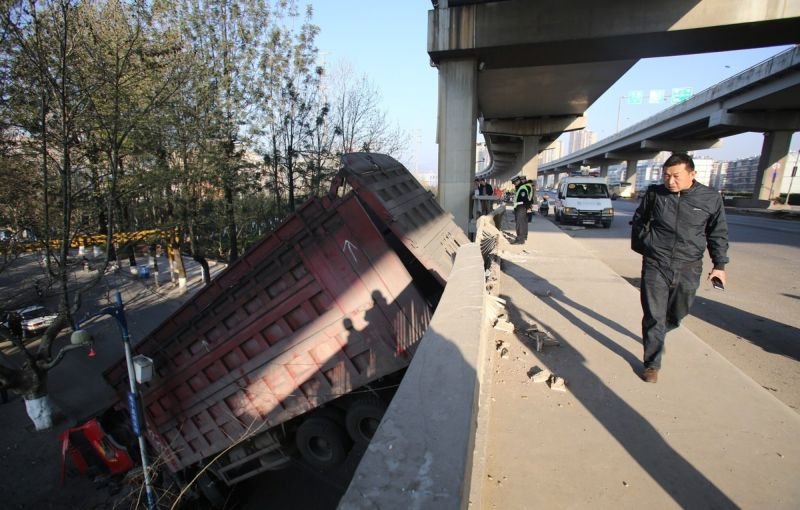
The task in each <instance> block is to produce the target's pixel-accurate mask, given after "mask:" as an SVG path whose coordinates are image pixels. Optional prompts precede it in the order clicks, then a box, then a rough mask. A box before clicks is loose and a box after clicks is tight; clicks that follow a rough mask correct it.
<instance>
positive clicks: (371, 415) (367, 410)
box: [345, 398, 386, 445]
mask: <svg viewBox="0 0 800 510" xmlns="http://www.w3.org/2000/svg"><path fill="white" fill-rule="evenodd" d="M385 412H386V404H385V403H384V402H383V401H381V400H379V399H377V398H365V399H361V400H357V401H355V402H353V403H352V404H351V405H350V407H349V408H348V409H347V416H346V418H345V419H346V421H347V433H348V434H350V437H351V438H352V439H353V441H354V442H355V443H356V444H359V445H366V444H367V443H369V442H370V440H371V439H372V436H374V435H375V431H376V430H378V425H380V423H381V418H383V414H384V413H385Z"/></svg>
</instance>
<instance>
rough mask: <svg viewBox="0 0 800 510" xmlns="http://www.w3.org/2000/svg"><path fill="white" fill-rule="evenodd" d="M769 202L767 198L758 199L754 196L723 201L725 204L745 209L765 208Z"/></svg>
mask: <svg viewBox="0 0 800 510" xmlns="http://www.w3.org/2000/svg"><path fill="white" fill-rule="evenodd" d="M769 204H770V201H769V200H758V199H755V198H731V199H728V200H726V201H725V205H726V206H731V207H739V208H747V209H767V208H768V207H769Z"/></svg>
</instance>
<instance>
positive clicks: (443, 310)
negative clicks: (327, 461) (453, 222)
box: [339, 243, 485, 510]
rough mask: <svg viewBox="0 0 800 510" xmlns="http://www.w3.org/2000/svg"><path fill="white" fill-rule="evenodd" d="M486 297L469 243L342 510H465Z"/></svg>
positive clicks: (480, 265)
mask: <svg viewBox="0 0 800 510" xmlns="http://www.w3.org/2000/svg"><path fill="white" fill-rule="evenodd" d="M483 300H484V276H483V259H482V257H481V253H480V250H479V248H478V246H477V245H476V244H474V243H473V244H468V245H464V246H462V247H461V248H459V250H458V252H457V254H456V260H455V265H454V266H453V271H452V272H451V274H450V278H449V281H448V284H447V286H446V287H445V291H444V294H443V296H442V299H441V301H440V302H439V306H438V307H437V309H436V312H435V313H434V315H433V318H432V320H431V323H430V326H429V328H428V331H427V332H426V333H425V335H424V336H423V337H422V340H421V342H420V345H419V348H418V349H417V352H416V354H415V355H414V359H413V361H412V362H411V365H410V366H409V368H408V371H407V372H406V375H405V378H404V379H403V383H402V384H401V386H400V388H399V389H398V391H397V394H396V395H395V397H394V399H393V400H392V403H391V405H390V406H389V409H388V410H387V411H386V414H385V415H384V417H383V420H382V421H381V425H380V427H379V429H378V431H377V433H376V434H375V436H374V437H373V438H372V441H371V442H370V445H369V448H368V449H367V451H366V453H365V454H364V457H363V458H362V460H361V463H360V464H359V466H358V469H357V470H356V473H355V475H354V476H353V481H352V482H351V484H350V487H349V488H348V489H347V493H346V494H345V495H344V496H343V497H342V500H341V501H340V502H339V508H340V509H378V508H380V509H381V510H387V509H398V510H407V509H412V508H419V509H427V508H437V509H451V508H452V509H456V508H466V506H467V494H468V493H469V480H470V474H471V469H472V457H473V449H474V441H475V427H476V417H477V414H478V392H479V387H480V375H481V373H482V363H483V359H484V358H485V355H484V349H485V346H484V345H483V344H484V343H485V342H484V341H483V340H484V337H485V334H484V332H485V328H484V327H483V326H484V324H483V322H484V320H483V317H484V302H483Z"/></svg>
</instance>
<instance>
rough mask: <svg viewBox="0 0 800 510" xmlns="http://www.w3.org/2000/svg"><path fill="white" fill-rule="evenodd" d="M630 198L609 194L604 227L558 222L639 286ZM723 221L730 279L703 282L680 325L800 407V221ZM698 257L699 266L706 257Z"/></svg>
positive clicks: (736, 218) (735, 218)
mask: <svg viewBox="0 0 800 510" xmlns="http://www.w3.org/2000/svg"><path fill="white" fill-rule="evenodd" d="M636 205H637V202H634V201H625V200H617V201H615V202H614V206H615V219H614V223H613V224H612V226H611V228H610V229H602V228H591V227H590V228H583V227H570V226H562V229H563V230H564V231H565V232H567V233H568V234H569V235H571V236H572V237H574V238H575V239H577V240H579V241H581V242H582V243H583V244H584V245H585V246H586V247H587V248H588V249H589V250H591V251H592V252H593V253H594V254H595V255H596V256H597V257H598V258H600V259H601V260H602V261H603V262H605V263H606V264H607V265H609V266H610V267H611V268H612V269H613V270H614V271H615V272H617V274H619V275H620V276H622V277H623V278H625V279H626V280H628V281H629V282H630V283H631V284H632V285H634V286H636V287H638V286H639V277H640V270H641V258H640V256H639V255H637V254H636V253H634V252H632V251H631V250H630V240H629V233H630V226H629V225H628V222H629V221H630V218H631V216H632V214H633V211H634V209H635V207H636ZM549 219H550V220H551V221H552V219H553V218H552V216H550V218H549ZM541 220H542V219H541V218H540V217H537V221H541ZM728 224H729V230H730V249H729V252H728V255H729V257H730V259H731V262H730V264H729V265H728V266H727V268H726V271H727V273H728V286H727V288H726V290H725V291H719V290H715V289H713V288H712V287H711V285H710V284H709V283H707V282H702V283H701V285H700V289H699V291H698V293H697V299H696V300H695V304H694V305H693V307H692V311H691V315H690V316H689V317H687V318H686V320H685V321H684V322H683V325H684V326H685V327H687V328H689V329H690V330H691V331H693V332H694V333H695V334H697V335H698V336H699V337H700V338H702V339H703V340H704V341H705V342H707V343H708V344H709V345H711V347H713V348H714V349H715V350H716V351H717V352H719V353H720V354H722V355H723V356H725V357H726V358H727V359H728V361H730V362H731V363H733V364H734V365H736V366H737V367H738V368H739V369H740V370H742V371H744V372H745V373H746V374H748V375H749V376H750V377H752V378H753V379H754V380H755V381H756V382H758V383H759V384H760V385H761V386H763V387H764V388H766V389H767V390H769V391H770V392H771V393H773V394H774V395H775V397H777V398H778V399H780V400H781V401H783V402H784V403H785V404H786V405H788V406H789V407H791V408H792V409H794V410H795V411H797V412H800V363H798V361H799V360H800V264H798V261H799V260H800V221H790V220H782V219H774V218H767V217H763V216H744V215H738V214H729V215H728ZM704 264H705V266H706V267H705V270H704V274H705V273H707V272H708V270H709V269H710V260H709V259H708V257H706V259H705V261H704ZM668 363H669V361H668V360H667V361H666V362H665V367H664V368H665V369H667V370H668V369H669V364H668Z"/></svg>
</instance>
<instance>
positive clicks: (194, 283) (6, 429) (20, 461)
mask: <svg viewBox="0 0 800 510" xmlns="http://www.w3.org/2000/svg"><path fill="white" fill-rule="evenodd" d="M187 264H188V262H187ZM161 267H166V265H162V266H161ZM222 267H223V266H222V265H216V266H212V273H215V272H218V271H219V270H220V269H222ZM12 273H13V272H12ZM187 276H188V287H187V288H188V291H187V292H185V293H184V292H181V291H180V290H179V289H178V288H177V286H176V285H174V284H173V283H171V282H170V280H169V274H168V272H166V271H162V273H161V274H160V282H161V283H160V286H159V288H156V286H155V282H154V280H153V279H152V278H150V279H148V280H139V279H136V278H135V277H134V276H132V275H131V274H130V269H129V268H128V267H127V265H124V266H123V267H122V268H121V271H120V273H118V274H117V275H114V276H112V277H111V278H109V277H108V276H107V277H106V281H105V282H104V283H103V284H102V285H100V286H99V287H98V288H96V289H95V291H94V293H93V295H92V296H91V298H90V299H89V300H87V301H86V304H85V305H84V307H83V309H82V310H84V311H85V310H90V311H96V310H99V309H100V308H102V307H104V306H108V305H109V304H112V303H113V301H112V300H113V296H114V295H115V294H114V290H115V289H116V288H120V289H121V291H122V296H123V302H124V304H125V312H126V316H127V319H128V326H129V330H130V334H131V338H132V340H133V342H134V343H135V342H136V341H137V340H139V339H141V338H143V337H144V335H145V334H146V333H147V332H148V331H150V330H151V329H152V328H154V327H155V326H157V325H158V324H159V323H160V322H161V320H163V319H164V318H165V317H166V316H167V315H169V314H170V313H171V312H172V311H174V310H175V309H177V308H178V307H179V306H180V304H181V303H183V302H184V301H185V300H186V298H187V297H188V296H189V295H191V293H193V292H194V291H196V290H197V289H198V288H200V285H201V282H202V278H201V275H200V269H199V267H198V266H196V265H194V264H191V265H188V267H187ZM75 277H76V278H80V277H81V274H80V271H78V272H77V274H76V276H75ZM87 277H88V276H87ZM14 278H15V277H14V275H13V274H11V275H9V274H4V275H2V277H0V292H1V293H3V294H5V295H6V296H8V294H9V293H11V294H13V293H15V292H16V293H19V292H20V289H22V288H24V287H27V284H25V283H24V282H26V281H27V280H25V279H23V280H20V281H14ZM20 282H22V283H20ZM45 300H47V297H45ZM84 327H85V328H86V329H87V330H89V331H90V332H91V333H92V334H93V335H94V336H95V341H96V346H95V347H96V352H97V355H96V357H94V358H89V357H87V355H86V354H87V353H85V352H83V351H82V350H76V351H72V352H70V353H68V354H67V356H66V357H65V359H64V361H63V362H62V363H61V364H60V365H59V366H57V367H56V368H55V369H54V370H53V371H52V372H51V373H50V376H49V381H48V386H49V390H50V397H51V398H52V400H53V402H54V403H55V404H56V406H57V407H58V408H59V409H60V415H59V417H58V418H59V419H58V421H57V424H56V425H55V426H54V427H53V428H52V429H51V430H46V431H40V432H37V431H36V430H35V429H34V427H33V424H32V423H31V421H30V419H29V418H28V416H27V414H26V411H25V405H24V401H23V400H22V399H21V398H20V397H19V396H16V395H13V394H9V400H8V401H7V402H4V403H0V430H2V431H3V434H2V437H0V494H2V501H0V508H3V509H9V510H21V509H31V510H41V509H53V510H72V509H81V510H99V509H112V508H133V507H134V505H135V504H134V503H132V501H131V500H130V499H127V498H124V497H122V496H123V494H124V493H125V492H127V489H123V490H120V488H119V487H116V486H113V485H109V484H108V483H102V482H97V483H95V482H93V481H92V480H89V479H86V478H82V477H80V476H75V474H74V473H73V476H67V478H66V479H65V482H64V484H63V486H62V484H61V482H60V479H61V467H60V451H59V449H60V446H59V442H58V435H59V434H60V433H61V432H62V431H63V430H65V429H67V428H68V427H70V426H73V425H75V424H76V423H80V422H82V421H83V420H84V419H85V418H87V417H89V416H90V415H92V414H93V413H95V412H97V411H99V410H101V409H103V408H104V407H105V406H107V405H108V404H109V403H110V402H111V401H112V400H113V398H114V397H113V394H112V392H111V390H110V389H109V388H108V387H107V386H105V384H104V381H103V380H102V371H103V370H104V369H105V368H107V367H108V366H110V365H112V364H113V363H115V362H116V361H117V360H119V359H121V357H122V355H123V351H122V342H121V340H120V338H121V337H120V333H119V331H118V328H117V326H116V324H115V323H114V321H113V320H112V319H111V318H109V317H105V318H102V319H93V320H89V321H87V322H86V325H85V326H84ZM67 341H68V339H67V335H66V334H62V338H60V339H59V345H61V344H63V343H65V342H67ZM30 342H31V343H35V342H36V339H35V338H34V339H32V340H31V341H30ZM0 350H2V353H3V359H2V360H1V361H2V362H4V363H12V364H15V363H18V362H19V361H18V360H19V356H18V355H17V354H15V349H14V348H13V346H11V344H10V343H9V342H0ZM70 471H74V470H72V469H70ZM141 508H144V506H142V507H141Z"/></svg>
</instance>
